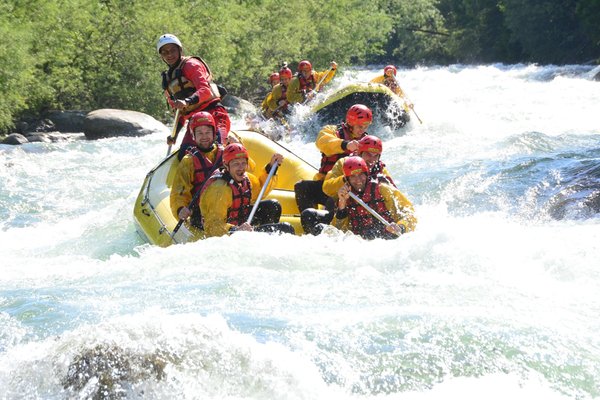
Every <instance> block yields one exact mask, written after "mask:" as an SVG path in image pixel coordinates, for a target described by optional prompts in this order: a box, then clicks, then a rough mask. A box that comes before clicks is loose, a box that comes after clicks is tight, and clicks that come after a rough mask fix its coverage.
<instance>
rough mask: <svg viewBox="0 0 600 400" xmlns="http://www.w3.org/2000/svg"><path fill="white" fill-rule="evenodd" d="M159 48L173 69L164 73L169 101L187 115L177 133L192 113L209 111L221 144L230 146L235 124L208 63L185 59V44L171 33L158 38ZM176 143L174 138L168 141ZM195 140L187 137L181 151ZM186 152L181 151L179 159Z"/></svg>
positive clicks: (195, 59) (195, 58)
mask: <svg viewBox="0 0 600 400" xmlns="http://www.w3.org/2000/svg"><path fill="white" fill-rule="evenodd" d="M156 49H157V50H158V53H159V54H160V57H161V58H162V60H163V61H164V62H165V63H166V64H167V65H168V66H169V68H168V69H167V70H166V71H163V73H162V86H163V89H164V91H165V96H166V97H167V102H168V103H169V105H170V106H171V107H172V108H175V109H179V110H181V113H182V115H183V117H182V118H180V119H179V121H176V123H177V131H179V130H180V129H181V127H182V126H183V124H184V123H185V121H186V120H187V119H188V117H189V115H190V114H191V113H192V111H207V112H209V113H210V114H211V115H212V116H213V119H214V120H215V126H216V127H217V138H218V141H219V143H226V142H227V139H228V135H229V128H230V126H231V121H230V120H229V114H228V113H227V110H226V109H225V107H224V106H223V104H221V94H220V93H219V89H218V87H217V85H216V84H214V83H213V75H212V72H211V70H210V68H209V67H208V64H207V63H206V62H205V61H204V60H203V59H202V58H200V57H184V56H183V45H182V44H181V41H180V40H179V39H178V38H177V37H176V36H175V35H171V34H168V33H167V34H164V35H162V36H161V37H160V38H159V39H158V43H157V45H156ZM167 143H168V144H173V143H172V138H171V136H169V137H168V139H167ZM193 145H194V139H193V138H192V136H191V134H189V131H188V132H186V135H185V136H184V137H183V140H182V142H181V149H184V150H185V147H187V146H193ZM184 154H185V152H179V157H180V158H179V159H180V160H181V157H183V155H184Z"/></svg>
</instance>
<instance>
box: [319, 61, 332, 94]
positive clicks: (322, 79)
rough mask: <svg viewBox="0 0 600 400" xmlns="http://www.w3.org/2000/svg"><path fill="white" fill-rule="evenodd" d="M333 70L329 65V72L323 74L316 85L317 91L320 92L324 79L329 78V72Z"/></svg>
mask: <svg viewBox="0 0 600 400" xmlns="http://www.w3.org/2000/svg"><path fill="white" fill-rule="evenodd" d="M331 71H333V67H329V69H328V70H327V73H326V74H325V75H323V77H322V78H321V79H320V80H319V82H318V83H317V85H316V86H315V92H318V91H319V90H320V89H321V85H322V84H323V81H324V80H325V78H327V77H328V76H329V73H330V72H331Z"/></svg>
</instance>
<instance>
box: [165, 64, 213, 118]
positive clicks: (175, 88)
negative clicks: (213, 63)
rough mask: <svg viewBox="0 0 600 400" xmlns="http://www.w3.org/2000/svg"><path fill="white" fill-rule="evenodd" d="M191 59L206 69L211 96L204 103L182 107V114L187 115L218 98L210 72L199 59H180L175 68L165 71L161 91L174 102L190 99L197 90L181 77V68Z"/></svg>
mask: <svg viewBox="0 0 600 400" xmlns="http://www.w3.org/2000/svg"><path fill="white" fill-rule="evenodd" d="M192 58H195V59H196V60H198V61H200V62H201V63H202V64H203V65H204V68H206V71H207V72H208V79H207V81H208V83H209V85H210V88H211V92H212V96H211V98H210V99H208V100H206V101H204V102H199V103H196V104H190V105H188V106H186V107H184V108H183V112H184V114H189V113H190V111H192V110H195V109H197V108H200V107H202V106H205V105H206V104H208V103H210V102H211V101H213V100H214V99H217V98H219V96H220V95H219V89H218V88H217V86H216V85H215V84H214V83H213V82H212V80H213V76H212V72H211V71H210V68H209V67H208V64H207V63H206V62H205V61H204V60H203V59H202V58H200V57H181V61H180V62H179V64H177V66H176V67H175V68H169V69H168V70H167V71H163V73H162V78H163V89H164V90H166V91H167V92H168V93H169V95H170V96H171V99H175V100H184V99H185V98H187V97H191V96H192V95H193V94H194V93H195V92H196V90H197V88H196V87H195V86H194V84H193V82H192V81H190V80H189V79H187V78H186V77H185V76H184V75H183V67H184V66H185V64H186V63H187V62H188V61H189V60H190V59H192Z"/></svg>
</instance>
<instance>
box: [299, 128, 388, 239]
mask: <svg viewBox="0 0 600 400" xmlns="http://www.w3.org/2000/svg"><path fill="white" fill-rule="evenodd" d="M382 151H383V143H382V142H381V139H379V138H378V137H375V136H372V135H366V136H363V137H362V138H361V139H360V140H359V141H358V150H357V152H356V154H357V155H358V156H359V157H361V158H362V159H363V160H365V163H366V164H367V167H368V168H369V179H370V180H371V179H376V180H378V181H379V182H383V183H389V184H391V185H393V186H395V185H394V181H393V180H392V177H391V174H390V172H389V171H388V170H387V168H386V167H385V164H384V163H383V162H382V161H381V160H380V157H381V153H382ZM344 160H346V157H344V158H340V159H339V160H337V161H336V163H335V164H334V165H333V168H332V169H331V170H330V171H329V172H327V175H326V176H325V180H324V181H323V193H325V194H326V195H327V196H329V197H331V198H334V200H335V199H337V193H338V190H340V188H341V187H342V186H344V184H345V183H346V178H345V176H344V169H343V166H344ZM332 218H333V213H332V212H330V211H328V210H317V209H314V208H307V209H306V210H304V211H302V213H301V214H300V220H301V222H302V227H303V228H304V232H306V233H310V234H313V235H318V234H319V233H320V232H321V229H322V227H323V226H322V225H319V224H327V223H329V222H331V220H332Z"/></svg>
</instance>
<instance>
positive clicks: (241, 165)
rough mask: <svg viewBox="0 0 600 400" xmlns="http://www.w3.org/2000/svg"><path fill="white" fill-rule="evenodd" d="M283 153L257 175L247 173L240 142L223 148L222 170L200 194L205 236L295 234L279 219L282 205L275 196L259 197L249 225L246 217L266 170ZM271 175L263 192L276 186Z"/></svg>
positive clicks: (291, 228)
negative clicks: (250, 232)
mask: <svg viewBox="0 0 600 400" xmlns="http://www.w3.org/2000/svg"><path fill="white" fill-rule="evenodd" d="M282 161H283V156H282V155H281V154H273V156H272V158H271V161H270V163H269V164H268V165H266V166H265V168H264V171H263V172H262V173H261V175H260V177H256V176H255V175H254V174H251V173H248V172H247V170H248V151H247V150H246V149H245V148H244V146H242V145H241V144H239V143H232V144H229V145H227V147H225V150H224V151H223V165H224V166H225V170H224V171H220V172H218V173H215V174H213V176H211V177H210V179H209V180H208V182H207V183H206V185H205V187H204V189H203V191H202V194H201V195H200V210H201V212H202V217H203V220H204V232H205V233H206V236H207V237H211V236H223V235H226V234H231V233H233V232H235V231H257V232H283V233H291V234H293V233H294V228H293V227H292V226H291V225H290V224H289V223H287V222H279V218H280V217H281V204H279V202H278V201H277V200H275V199H269V200H262V201H261V202H260V203H259V205H258V208H257V210H256V214H255V215H254V219H253V220H252V225H250V224H249V223H248V222H247V220H248V217H249V215H250V211H251V209H252V207H251V204H253V203H255V201H256V199H257V198H258V194H259V192H260V190H261V188H262V186H263V185H264V183H265V181H266V180H267V175H268V171H270V170H271V167H272V166H273V165H275V163H277V164H278V165H280V164H281V162H282ZM276 179H277V176H276V175H274V176H273V178H272V179H271V182H269V185H268V187H267V188H266V191H265V195H266V194H267V193H268V192H269V191H270V190H271V188H272V187H273V186H274V185H275V182H276Z"/></svg>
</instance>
